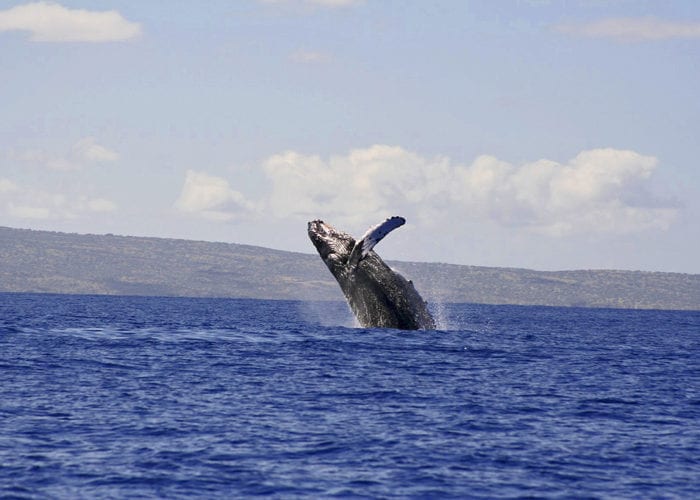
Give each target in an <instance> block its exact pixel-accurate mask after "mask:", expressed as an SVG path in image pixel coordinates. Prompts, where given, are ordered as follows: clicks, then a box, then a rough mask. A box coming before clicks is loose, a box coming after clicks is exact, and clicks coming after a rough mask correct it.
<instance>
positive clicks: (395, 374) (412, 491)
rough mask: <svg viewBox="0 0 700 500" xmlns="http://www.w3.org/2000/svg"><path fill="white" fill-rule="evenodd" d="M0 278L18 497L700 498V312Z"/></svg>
mask: <svg viewBox="0 0 700 500" xmlns="http://www.w3.org/2000/svg"><path fill="white" fill-rule="evenodd" d="M434 311H435V313H436V316H437V318H438V322H439V324H440V329H439V330H437V331H417V332H405V331H397V330H382V329H363V328H357V327H355V326H354V322H353V318H352V316H351V313H350V312H349V310H348V308H347V306H346V305H345V304H344V303H338V302H329V303H322V302H287V301H260V300H233V299H185V298H146V297H107V296H68V295H35V294H0V497H2V498H70V499H75V498H249V497H265V498H335V497H339V498H522V497H528V498H533V497H541V498H574V497H575V498H700V312H697V311H696V312H687V311H644V310H613V309H583V308H553V307H521V306H489V305H475V304H443V305H439V307H435V308H434Z"/></svg>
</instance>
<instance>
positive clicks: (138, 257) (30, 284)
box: [0, 227, 700, 310]
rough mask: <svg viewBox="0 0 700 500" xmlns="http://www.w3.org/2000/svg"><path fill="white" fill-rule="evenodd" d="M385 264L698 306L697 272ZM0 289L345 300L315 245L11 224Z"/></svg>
mask: <svg viewBox="0 0 700 500" xmlns="http://www.w3.org/2000/svg"><path fill="white" fill-rule="evenodd" d="M389 264H390V265H391V266H392V267H394V268H396V269H397V270H399V271H400V272H401V273H402V274H404V276H406V277H408V278H410V279H412V280H413V282H414V283H415V285H416V288H417V289H418V290H419V291H420V293H421V295H423V297H424V298H425V299H426V300H428V301H429V302H455V303H460V302H467V303H481V304H519V305H547V306H574V307H612V308H630V309H634V308H640V309H681V310H700V274H681V273H664V272H641V271H611V270H579V271H556V272H546V271H533V270H528V269H511V268H495V267H478V266H464V265H454V264H438V263H423V262H396V261H389ZM0 292H33V293H60V294H106V295H147V296H177V297H234V298H256V299H285V300H343V297H342V295H341V292H340V289H339V287H338V285H337V283H336V282H335V279H334V278H333V277H332V276H331V274H330V273H329V272H328V270H327V269H326V267H325V265H324V264H323V262H322V261H321V259H320V258H319V257H318V256H317V255H313V254H311V253H309V254H303V253H295V252H285V251H280V250H272V249H268V248H263V247H256V246H250V245H238V244H233V243H211V242H204V241H190V240H178V239H165V238H143V237H133V236H114V235H109V234H108V235H82V234H67V233H58V232H50V231H34V230H28V229H14V228H8V227H0Z"/></svg>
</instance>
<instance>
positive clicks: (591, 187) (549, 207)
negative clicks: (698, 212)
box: [176, 145, 678, 235]
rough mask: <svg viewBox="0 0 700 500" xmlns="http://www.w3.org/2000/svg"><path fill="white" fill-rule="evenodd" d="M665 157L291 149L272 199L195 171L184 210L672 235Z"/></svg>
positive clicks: (269, 166) (273, 168)
mask: <svg viewBox="0 0 700 500" xmlns="http://www.w3.org/2000/svg"><path fill="white" fill-rule="evenodd" d="M657 164H658V160H657V159H656V158H654V157H651V156H645V155H642V154H640V153H637V152H634V151H629V150H619V149H612V148H604V149H592V150H587V151H582V152H581V153H579V154H578V155H576V156H575V157H574V158H572V159H571V160H569V161H567V162H565V163H559V162H556V161H553V160H547V159H541V160H537V161H534V162H530V163H523V164H521V165H514V164H511V163H508V162H505V161H502V160H500V159H498V158H496V157H494V156H489V155H482V156H479V157H477V158H476V159H475V160H474V161H473V162H472V163H471V164H469V165H463V164H456V163H453V162H452V161H451V160H450V159H449V158H446V157H436V158H425V157H422V156H420V155H418V154H416V153H414V152H411V151H408V150H406V149H403V148H401V147H397V146H387V145H374V146H371V147H368V148H363V149H355V150H352V151H350V152H349V153H348V154H345V155H335V156H331V157H329V158H325V159H324V158H322V157H320V156H318V155H306V154H302V153H299V152H295V151H286V152H283V153H280V154H276V155H273V156H271V157H269V158H267V159H266V160H264V161H263V162H262V163H261V164H260V165H259V167H260V169H262V171H263V172H264V177H265V182H266V189H267V191H266V194H265V195H263V196H262V197H261V198H259V199H257V200H250V199H249V198H248V197H247V195H246V194H245V193H241V192H240V191H237V190H236V189H235V179H231V181H229V180H227V179H224V178H221V177H217V176H212V175H209V174H206V173H204V172H193V171H190V172H188V174H187V177H186V179H185V182H184V185H183V188H182V193H181V195H180V198H179V199H178V201H177V203H176V207H177V208H178V209H179V210H181V211H184V212H188V213H191V214H200V215H202V216H205V217H209V218H217V219H228V218H232V217H248V216H253V215H254V214H255V213H256V212H258V213H262V212H264V213H265V214H266V215H268V216H269V215H274V216H275V217H277V218H280V219H285V218H294V219H308V218H315V217H319V216H323V217H328V218H329V219H330V218H331V217H332V218H333V220H335V221H339V222H343V223H347V224H357V225H362V224H365V225H366V224H367V221H373V220H375V219H380V218H382V217H385V216H387V215H390V214H393V213H395V212H401V213H402V214H405V215H409V216H412V217H413V218H414V220H417V221H421V223H422V224H430V221H431V220H434V219H435V218H439V217H450V218H453V219H455V220H469V219H471V220H481V221H489V222H492V223H495V224H498V225H501V226H506V227H523V228H528V229H531V230H534V231H538V232H543V233H547V234H551V235H566V234H572V233H596V232H617V233H629V232H636V231H641V230H646V229H666V228H668V227H669V226H670V225H671V224H672V222H673V221H674V219H675V218H676V215H677V211H678V209H677V207H675V206H674V204H672V203H668V202H663V201H660V200H659V199H658V197H657V196H655V195H654V194H653V193H652V192H651V189H650V186H649V182H648V181H649V179H650V177H651V175H652V173H653V171H654V169H655V168H656V167H657Z"/></svg>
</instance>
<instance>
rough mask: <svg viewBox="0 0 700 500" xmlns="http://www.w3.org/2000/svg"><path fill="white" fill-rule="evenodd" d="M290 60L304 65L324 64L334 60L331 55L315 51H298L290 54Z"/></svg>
mask: <svg viewBox="0 0 700 500" xmlns="http://www.w3.org/2000/svg"><path fill="white" fill-rule="evenodd" d="M289 59H291V60H292V61H294V62H298V63H304V64H323V63H328V62H330V61H331V60H332V58H331V56H330V55H329V54H327V53H325V52H319V51H314V50H297V51H296V52H292V53H291V54H290V56H289Z"/></svg>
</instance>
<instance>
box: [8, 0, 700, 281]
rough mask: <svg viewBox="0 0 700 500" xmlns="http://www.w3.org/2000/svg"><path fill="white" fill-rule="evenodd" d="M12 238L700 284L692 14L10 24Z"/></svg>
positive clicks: (180, 6)
mask: <svg viewBox="0 0 700 500" xmlns="http://www.w3.org/2000/svg"><path fill="white" fill-rule="evenodd" d="M0 56H1V57H0V71H2V78H0V109H2V117H3V119H2V120H0V225H6V226H12V227H21V228H32V229H48V230H57V231H68V232H78V233H116V234H127V235H139V236H163V237H177V238H187V239H203V240H210V241H226V242H235V243H248V244H254V245H262V246H268V247H273V248H280V249H286V250H293V251H301V252H307V253H312V252H313V247H312V246H311V243H310V241H309V240H308V238H307V236H306V221H308V220H310V219H315V218H322V219H324V220H326V221H327V222H330V223H331V224H334V225H336V226H337V227H339V228H341V229H345V230H347V231H348V232H351V233H353V234H356V235H359V234H361V233H362V232H363V231H364V230H365V229H366V228H367V227H369V226H370V225H373V224H375V223H377V222H379V221H380V220H382V219H383V218H385V217H387V216H389V215H394V214H398V215H404V216H405V217H406V218H407V219H408V223H407V225H406V226H405V227H403V228H401V230H400V231H396V232H395V233H392V235H391V237H390V238H387V239H386V240H384V241H382V243H381V245H380V246H379V247H378V248H377V251H378V252H379V253H380V254H381V255H382V256H383V257H385V258H391V259H400V260H418V261H440V262H452V263H459V264H472V265H489V266H507V267H528V268H535V269H544V270H559V269H590V268H613V269H641V270H648V271H676V272H689V273H699V272H700V259H698V257H697V255H699V254H700V224H699V223H698V220H699V219H700V174H699V173H698V158H699V157H700V141H699V140H698V137H699V136H700V133H699V132H700V99H699V98H698V97H699V92H698V88H700V3H698V2H695V1H685V2H684V1H669V2H658V1H651V2H645V1H627V0H619V1H615V0H611V1H607V2H603V1H597V0H581V1H578V2H577V1H566V2H564V1H561V2H557V1H545V0H540V1H538V0H531V1H525V0H520V1H517V0H513V1H505V0H504V1H496V2H494V1H483V2H478V1H454V2H450V1H442V2H405V1H373V0H366V1H352V0H287V1H282V0H280V1H271V0H267V1H255V0H250V1H243V0H241V1H237V2H231V1H208V2H194V1H192V2H159V1H155V0H154V1H149V2H127V1H90V2H86V1H68V0H65V1H62V2H60V3H50V2H17V1H14V2H7V1H0Z"/></svg>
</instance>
